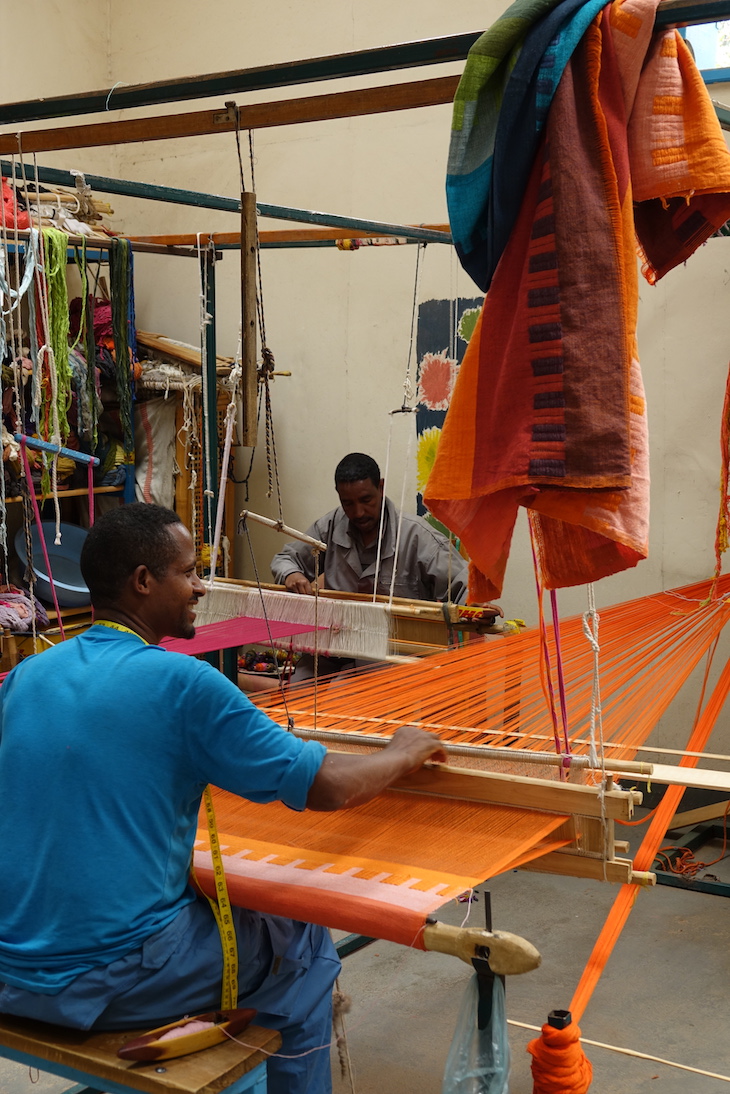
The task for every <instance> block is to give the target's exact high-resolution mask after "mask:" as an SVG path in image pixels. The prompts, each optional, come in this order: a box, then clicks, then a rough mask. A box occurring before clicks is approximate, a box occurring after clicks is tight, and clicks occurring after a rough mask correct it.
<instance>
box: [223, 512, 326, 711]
mask: <svg viewBox="0 0 730 1094" xmlns="http://www.w3.org/2000/svg"><path fill="white" fill-rule="evenodd" d="M238 530H239V532H241V531H242V532H243V533H244V535H245V536H246V542H247V544H248V550H249V554H250V556H251V563H252V565H253V572H254V579H255V581H256V588H257V589H258V594H259V600H260V602H261V617H262V619H263V620H264V622H265V623H266V632H267V634H268V643H269V648H270V650H271V651H272V653H274V654H275V653H276V646H275V643H274V636H273V635H272V633H271V622H270V620H269V613H268V611H267V607H266V597H265V596H264V590H263V586H262V584H261V578H260V577H259V571H258V567H257V565H256V555H255V554H254V549H253V543H252V542H251V533H250V532H249V529H248V521H247V520H246V518H245V516H244V518H243V519H242V520H241V521H240V522H239V525H238ZM315 558H316V556H315ZM273 663H274V670H275V672H276V679H277V683H278V685H279V698H280V699H281V702H282V705H283V707H284V712H285V716H286V724H287V729H288V730H289V731H290V732H291V731H292V730H293V729H294V718H293V717H292V715H291V714H290V713H289V707H288V704H287V696H286V688H285V687H284V681H283V678H282V675H281V669H280V668H279V662H278V659H277V658H276V656H274V658H273Z"/></svg>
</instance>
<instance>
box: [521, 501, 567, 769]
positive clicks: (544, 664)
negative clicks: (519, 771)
mask: <svg viewBox="0 0 730 1094" xmlns="http://www.w3.org/2000/svg"><path fill="white" fill-rule="evenodd" d="M527 518H528V523H529V529H530V546H531V548H532V564H533V568H534V572H535V585H536V588H537V608H538V626H539V631H540V683H541V684H542V689H543V693H544V695H545V700H546V704H547V708H548V711H549V713H550V720H551V722H552V726H553V738H554V740H555V751H556V752H557V753H558V755H559V754H560V733H559V730H558V716H557V712H556V710H555V692H554V691H553V681H552V671H551V667H550V651H549V649H548V643H547V628H546V626H545V614H544V609H543V588H542V582H541V580H540V571H539V566H538V561H537V557H538V554H537V547H536V544H535V537H536V535H537V528H536V525H535V522H534V521H533V519H532V513H531V512H530V510H529V509H528V511H527Z"/></svg>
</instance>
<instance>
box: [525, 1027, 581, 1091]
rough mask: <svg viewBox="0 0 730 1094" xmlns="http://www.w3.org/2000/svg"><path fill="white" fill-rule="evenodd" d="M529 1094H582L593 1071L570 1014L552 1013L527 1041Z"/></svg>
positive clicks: (577, 1028)
mask: <svg viewBox="0 0 730 1094" xmlns="http://www.w3.org/2000/svg"><path fill="white" fill-rule="evenodd" d="M527 1051H528V1052H529V1053H530V1055H531V1056H532V1079H533V1087H532V1090H533V1094H585V1092H586V1091H587V1090H588V1088H589V1087H590V1085H591V1079H592V1078H593V1067H592V1066H591V1063H590V1060H588V1059H587V1058H586V1056H585V1053H584V1052H583V1049H582V1048H581V1046H580V1029H579V1027H578V1026H577V1025H576V1024H575V1022H573V1020H572V1017H571V1014H570V1011H567V1010H558V1011H552V1012H551V1014H550V1016H549V1017H548V1020H547V1022H546V1023H545V1025H544V1026H543V1027H542V1033H541V1035H540V1036H539V1037H536V1038H535V1040H534V1041H530V1043H529V1044H528V1046H527Z"/></svg>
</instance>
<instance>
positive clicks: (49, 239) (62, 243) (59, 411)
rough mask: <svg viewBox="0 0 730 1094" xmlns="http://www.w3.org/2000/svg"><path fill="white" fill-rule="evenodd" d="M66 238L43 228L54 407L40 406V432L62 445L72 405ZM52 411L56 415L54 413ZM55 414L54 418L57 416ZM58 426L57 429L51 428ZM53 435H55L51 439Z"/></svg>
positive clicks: (49, 365)
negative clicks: (53, 373)
mask: <svg viewBox="0 0 730 1094" xmlns="http://www.w3.org/2000/svg"><path fill="white" fill-rule="evenodd" d="M67 247H68V236H67V235H66V234H65V233H64V232H59V231H58V230H57V229H56V228H44V229H43V251H44V254H45V274H46V278H45V280H46V287H47V294H48V340H49V343H50V348H51V355H50V356H49V357H48V359H47V360H48V368H49V370H50V369H53V370H54V372H55V375H54V376H53V377H51V376H47V377H46V376H44V377H43V382H44V384H46V383H47V384H48V386H49V387H50V390H51V391H53V392H54V403H55V408H54V407H52V406H51V405H50V402H49V400H48V398H47V397H46V399H45V400H44V402H43V404H42V412H41V413H42V420H41V433H42V436H43V438H44V439H45V440H53V442H54V444H63V443H64V441H65V440H66V439H67V438H68V433H69V424H68V417H67V414H68V408H69V406H70V404H71V366H70V364H69V359H68V331H69V320H68V288H67V286H66V249H67ZM54 409H55V413H54ZM56 415H57V417H56ZM55 426H57V429H56V428H54V427H55ZM54 434H56V435H55V436H54Z"/></svg>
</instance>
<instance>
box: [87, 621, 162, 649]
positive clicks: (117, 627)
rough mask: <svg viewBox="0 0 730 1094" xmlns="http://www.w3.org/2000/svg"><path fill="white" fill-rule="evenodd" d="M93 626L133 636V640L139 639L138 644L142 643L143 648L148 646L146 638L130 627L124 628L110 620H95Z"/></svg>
mask: <svg viewBox="0 0 730 1094" xmlns="http://www.w3.org/2000/svg"><path fill="white" fill-rule="evenodd" d="M94 626H95V627H109V629H110V630H112V631H124V633H125V634H133V635H134V637H135V638H139V640H140V642H144V644H145V646H149V642H148V641H147V639H146V638H143V637H142V635H141V634H138V633H137V631H133V630H132V628H131V627H125V626H124V624H122V623H114V622H113V621H112V620H111V619H95V620H94Z"/></svg>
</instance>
